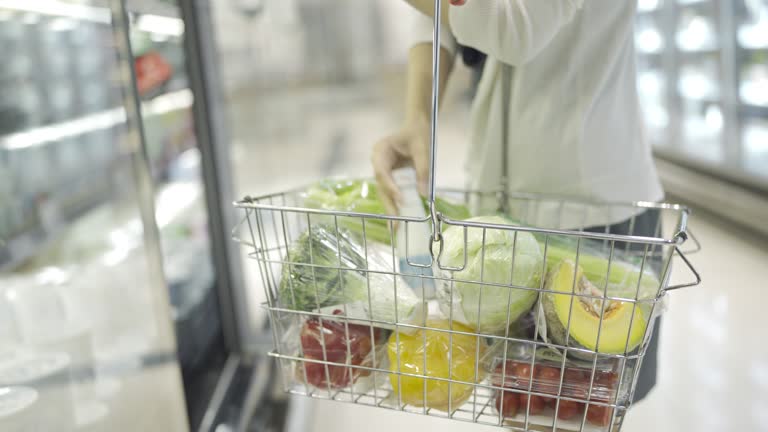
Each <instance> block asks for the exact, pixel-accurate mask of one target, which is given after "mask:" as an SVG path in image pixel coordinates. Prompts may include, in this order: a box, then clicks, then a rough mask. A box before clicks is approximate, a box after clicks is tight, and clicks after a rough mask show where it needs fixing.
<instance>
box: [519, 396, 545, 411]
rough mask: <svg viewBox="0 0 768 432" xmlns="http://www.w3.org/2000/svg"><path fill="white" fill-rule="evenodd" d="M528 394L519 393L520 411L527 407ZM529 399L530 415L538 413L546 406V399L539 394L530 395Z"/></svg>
mask: <svg viewBox="0 0 768 432" xmlns="http://www.w3.org/2000/svg"><path fill="white" fill-rule="evenodd" d="M528 399H529V395H527V394H521V395H520V411H521V412H523V413H524V412H525V411H526V410H527V409H528V408H527V407H528ZM530 400H531V415H538V414H541V413H542V412H543V411H544V408H545V406H546V400H545V399H544V398H543V397H541V396H530Z"/></svg>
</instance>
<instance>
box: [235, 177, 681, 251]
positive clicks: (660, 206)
mask: <svg viewBox="0 0 768 432" xmlns="http://www.w3.org/2000/svg"><path fill="white" fill-rule="evenodd" d="M347 180H351V179H347ZM356 180H369V181H372V180H370V179H356ZM311 185H312V184H310V185H304V186H298V187H294V188H291V189H287V190H284V191H281V192H273V193H269V194H265V195H260V196H257V197H252V196H248V195H246V196H245V197H243V198H242V199H241V200H237V201H234V202H233V203H232V205H233V206H234V207H236V208H241V209H246V210H248V209H251V210H253V209H258V210H271V211H280V212H288V213H306V214H316V215H326V216H342V217H359V218H363V219H375V220H386V221H391V222H392V223H397V222H404V223H427V222H430V221H431V218H430V216H429V215H427V216H425V217H413V216H393V215H382V214H375V213H362V212H352V211H345V210H326V209H314V208H307V207H299V206H287V205H277V204H264V203H261V201H264V200H267V199H274V198H276V197H281V196H285V195H288V194H296V193H301V192H303V191H305V190H307V188H308V187H310V186H311ZM436 190H437V192H443V193H454V194H486V195H493V194H502V193H505V192H502V191H499V190H487V191H483V190H473V189H461V188H455V187H453V188H452V187H439V188H436ZM506 195H507V196H508V197H509V198H512V199H521V200H538V201H544V200H546V201H559V202H562V203H563V204H566V203H575V204H582V205H593V206H624V207H632V208H636V209H657V210H670V211H675V212H678V214H679V217H678V220H677V228H676V232H675V234H674V235H673V236H671V237H670V238H666V237H648V236H636V235H626V234H608V233H593V232H586V231H579V230H569V229H553V228H540V227H535V226H525V225H511V224H503V225H502V224H492V223H481V222H473V221H468V220H455V219H450V218H448V217H445V216H443V215H442V214H440V213H438V218H439V220H440V222H441V223H442V224H446V225H449V226H458V227H464V228H465V229H466V228H479V229H498V230H507V231H519V232H529V233H536V234H544V235H560V236H569V237H575V238H578V237H581V238H588V239H593V240H609V241H622V242H630V243H645V244H652V245H674V246H680V245H682V244H683V243H684V242H685V241H686V240H687V239H688V217H689V216H690V214H691V209H690V208H689V207H688V206H686V205H683V204H675V203H666V202H652V201H609V200H602V201H601V200H590V199H585V198H572V197H564V196H561V195H554V194H552V195H550V194H537V193H527V192H506Z"/></svg>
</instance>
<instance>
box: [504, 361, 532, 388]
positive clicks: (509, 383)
mask: <svg viewBox="0 0 768 432" xmlns="http://www.w3.org/2000/svg"><path fill="white" fill-rule="evenodd" d="M510 366H511V367H510ZM530 380H531V365H530V364H529V363H521V362H511V364H510V363H509V362H507V379H506V382H505V383H504V386H505V387H511V388H516V389H520V390H528V384H529V383H530V382H531V381H530Z"/></svg>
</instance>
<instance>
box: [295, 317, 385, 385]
mask: <svg viewBox="0 0 768 432" xmlns="http://www.w3.org/2000/svg"><path fill="white" fill-rule="evenodd" d="M339 312H340V311H339ZM300 338H301V348H302V351H303V353H304V357H305V358H306V359H311V360H320V361H327V362H328V363H333V364H329V365H327V367H328V371H327V373H326V364H324V363H313V362H309V361H306V362H303V366H304V372H305V373H306V378H307V383H308V384H311V385H313V386H316V387H326V386H328V385H330V386H331V387H332V388H342V387H347V386H349V385H350V384H352V383H354V381H355V380H356V379H357V378H358V377H360V376H367V375H370V371H367V370H364V369H356V368H350V367H349V366H366V367H370V366H371V359H370V358H369V354H370V352H371V350H372V349H373V342H372V341H371V328H370V327H367V326H363V325H358V324H345V323H343V322H338V321H332V320H329V319H323V322H322V325H321V323H320V320H319V319H318V318H310V319H308V320H307V321H306V322H304V325H303V326H302V328H301V335H300ZM374 338H375V339H376V342H379V341H381V340H383V339H384V334H383V332H382V331H381V330H380V329H375V330H374ZM323 348H325V349H323ZM299 377H300V378H303V373H301V372H300V373H299Z"/></svg>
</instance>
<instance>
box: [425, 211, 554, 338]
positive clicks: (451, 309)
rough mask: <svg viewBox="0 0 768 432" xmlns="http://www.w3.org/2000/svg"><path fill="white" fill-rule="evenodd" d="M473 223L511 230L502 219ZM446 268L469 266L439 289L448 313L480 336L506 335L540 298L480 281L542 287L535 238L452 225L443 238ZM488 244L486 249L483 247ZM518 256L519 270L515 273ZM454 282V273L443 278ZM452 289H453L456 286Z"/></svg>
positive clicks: (527, 292)
mask: <svg viewBox="0 0 768 432" xmlns="http://www.w3.org/2000/svg"><path fill="white" fill-rule="evenodd" d="M469 221H471V222H481V223H491V224H499V225H507V223H506V221H505V220H504V219H503V218H501V217H497V216H491V217H478V218H473V219H470V220H469ZM443 242H444V244H443V247H444V253H443V257H442V259H441V260H440V264H441V265H442V267H454V268H456V267H464V264H465V256H466V267H464V269H463V270H461V271H453V272H452V273H453V275H452V276H453V278H454V279H455V280H454V281H445V282H444V284H443V286H442V288H441V289H439V290H438V296H439V298H440V305H441V309H442V310H443V313H445V314H446V315H448V316H449V317H452V318H453V319H454V320H458V321H459V322H462V323H464V324H466V325H468V326H470V327H472V328H474V329H476V330H477V331H478V332H481V333H503V332H504V330H505V328H506V326H507V324H512V323H514V322H515V321H516V320H517V319H518V318H520V316H522V315H523V314H524V313H526V312H528V311H529V310H530V309H531V307H532V306H533V305H534V303H535V302H536V299H537V297H538V293H537V292H536V291H534V290H525V289H520V288H512V287H506V286H488V285H485V284H482V283H477V282H480V281H481V279H482V282H485V283H496V284H505V285H510V284H511V285H514V286H517V287H526V288H533V289H536V288H539V285H540V283H541V276H542V267H543V257H542V253H541V248H540V247H539V243H538V242H537V241H536V238H535V237H534V236H533V235H531V234H530V233H525V232H518V233H517V241H516V242H515V232H514V231H509V230H499V229H487V230H485V242H483V230H482V229H480V228H467V239H466V249H465V247H464V245H465V239H464V227H460V226H452V227H450V228H448V229H447V230H446V231H445V232H444V233H443ZM483 245H485V246H483ZM513 255H514V271H513V269H512V265H513ZM443 276H444V277H446V278H450V277H451V274H446V273H444V274H443ZM452 286H453V289H451V287H452Z"/></svg>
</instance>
